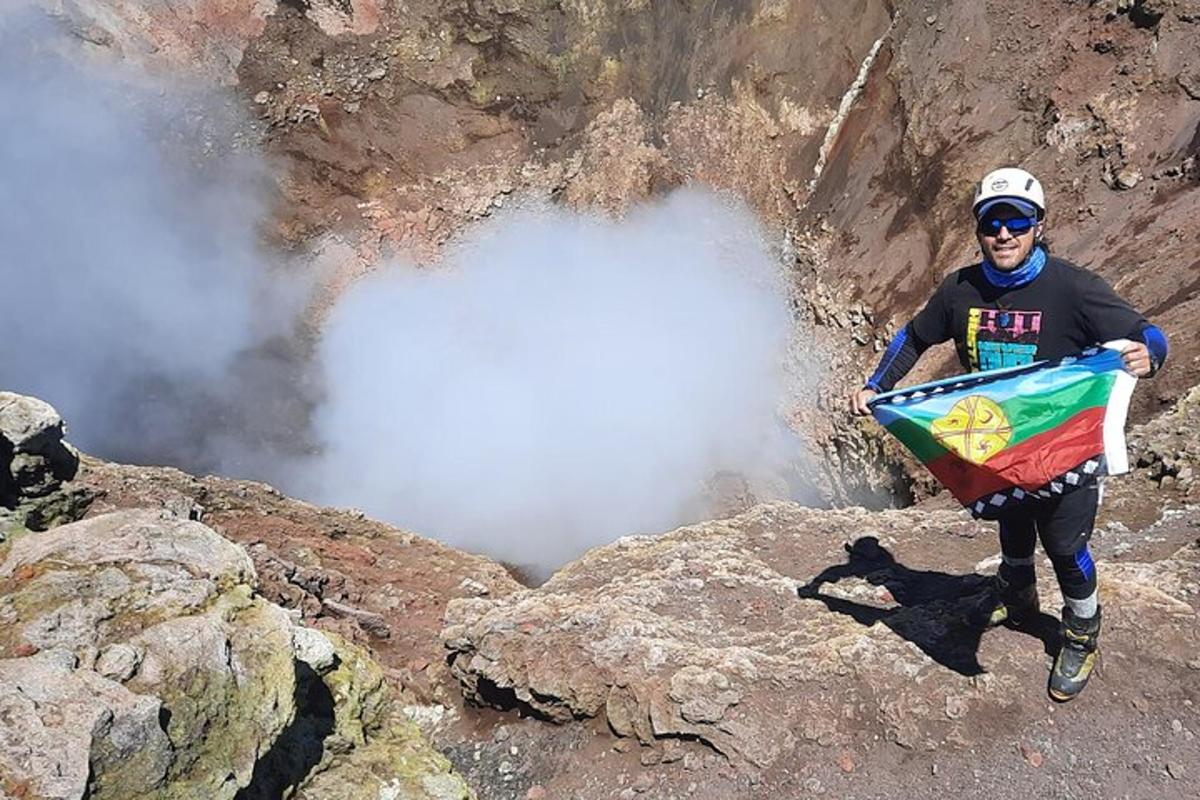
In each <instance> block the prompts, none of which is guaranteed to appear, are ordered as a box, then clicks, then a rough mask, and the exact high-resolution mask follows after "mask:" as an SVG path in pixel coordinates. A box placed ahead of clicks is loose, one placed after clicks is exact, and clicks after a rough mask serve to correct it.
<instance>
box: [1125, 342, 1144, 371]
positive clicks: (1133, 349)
mask: <svg viewBox="0 0 1200 800" xmlns="http://www.w3.org/2000/svg"><path fill="white" fill-rule="evenodd" d="M1121 360H1122V361H1124V362H1125V369H1126V370H1127V371H1129V372H1131V373H1133V374H1134V375H1136V376H1137V377H1139V378H1144V377H1146V376H1147V375H1149V374H1150V350H1149V349H1148V348H1147V347H1146V345H1144V344H1142V343H1141V342H1130V343H1129V344H1128V345H1126V346H1125V349H1123V350H1122V351H1121Z"/></svg>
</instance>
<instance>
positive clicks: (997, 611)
mask: <svg viewBox="0 0 1200 800" xmlns="http://www.w3.org/2000/svg"><path fill="white" fill-rule="evenodd" d="M1040 610H1041V606H1040V605H1039V604H1038V593H1037V584H1036V583H1031V584H1029V585H1028V586H1013V585H1012V584H1011V583H1009V582H1008V581H1006V580H1004V578H1003V577H1002V576H1000V575H996V578H995V580H994V581H993V583H992V585H991V587H990V588H989V589H988V592H987V594H986V595H984V598H983V600H982V602H981V603H980V604H979V606H978V607H977V608H976V609H975V612H974V614H973V615H972V622H974V623H975V624H976V626H977V627H981V628H995V627H997V626H1000V625H1003V624H1004V623H1006V622H1012V623H1014V624H1017V625H1019V624H1021V623H1022V622H1026V621H1029V620H1032V619H1033V618H1034V617H1036V616H1037V615H1038V612H1039V611H1040Z"/></svg>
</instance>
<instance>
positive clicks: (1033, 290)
mask: <svg viewBox="0 0 1200 800" xmlns="http://www.w3.org/2000/svg"><path fill="white" fill-rule="evenodd" d="M1122 338H1124V339H1134V340H1137V341H1143V342H1145V343H1146V345H1147V347H1148V348H1149V349H1150V357H1151V366H1152V369H1153V370H1157V369H1158V368H1159V367H1160V366H1161V365H1162V362H1163V361H1164V360H1165V359H1166V356H1167V341H1166V337H1165V336H1163V334H1162V331H1160V330H1159V329H1158V328H1156V327H1155V326H1153V325H1151V324H1150V323H1149V322H1147V321H1146V318H1145V317H1143V316H1142V315H1141V314H1140V313H1138V312H1137V311H1135V310H1134V309H1133V308H1132V307H1131V306H1130V305H1129V304H1128V303H1126V302H1125V301H1124V300H1122V299H1121V298H1120V297H1119V296H1117V294H1116V292H1114V291H1113V290H1112V287H1110V286H1109V285H1108V283H1107V282H1106V281H1105V280H1104V279H1103V278H1101V277H1100V276H1099V275H1096V274H1095V273H1092V272H1089V271H1088V270H1086V269H1083V268H1082V267H1078V266H1076V265H1075V264H1072V263H1071V262H1069V261H1065V260H1063V259H1060V258H1054V257H1050V258H1048V259H1047V261H1046V265H1045V266H1044V267H1043V268H1042V271H1041V272H1040V273H1039V274H1038V276H1037V277H1036V278H1034V279H1033V280H1032V281H1030V282H1029V283H1027V284H1025V285H1023V286H1017V287H1013V288H1010V289H1005V288H1001V287H997V286H994V285H992V284H991V283H990V282H989V281H988V280H987V278H986V277H985V275H984V272H983V267H982V266H981V265H979V264H975V265H972V266H969V267H964V268H962V269H960V270H958V271H957V272H954V273H952V274H950V275H949V276H947V277H946V279H945V280H944V281H942V284H941V286H939V287H938V288H937V290H936V291H935V292H934V293H933V296H932V297H930V298H929V302H927V303H926V304H925V307H924V308H922V309H921V311H920V312H918V313H917V315H916V316H915V317H913V319H912V321H911V322H909V323H908V324H907V325H905V326H904V328H903V329H902V330H901V331H900V333H899V334H897V335H896V338H895V339H893V340H892V342H891V344H890V345H888V348H887V350H886V351H885V352H884V354H883V357H882V358H881V359H880V362H879V367H878V368H877V369H876V370H875V374H873V375H872V376H871V377H870V378H869V379H868V380H867V384H866V385H867V386H868V387H869V388H871V389H874V390H876V391H879V392H886V391H891V389H892V388H893V387H894V386H895V385H896V382H897V381H899V380H900V379H901V378H903V377H904V376H905V375H906V374H907V373H908V371H909V370H910V369H912V368H913V365H914V364H916V363H917V359H918V358H919V357H920V355H921V353H923V352H924V351H925V350H926V349H927V348H929V347H930V346H932V345H935V344H938V343H939V342H944V341H946V340H948V339H953V340H954V346H955V348H956V349H957V351H958V359H959V361H960V362H962V365H963V368H964V369H967V370H970V371H972V372H973V371H977V370H989V369H999V368H1000V367H1013V366H1020V365H1023V364H1031V363H1033V362H1034V361H1042V360H1049V359H1055V358H1062V357H1063V356H1068V355H1072V354H1074V353H1078V352H1079V351H1081V350H1083V349H1085V348H1087V347H1090V346H1091V345H1094V344H1098V343H1101V342H1106V341H1109V340H1112V339H1122Z"/></svg>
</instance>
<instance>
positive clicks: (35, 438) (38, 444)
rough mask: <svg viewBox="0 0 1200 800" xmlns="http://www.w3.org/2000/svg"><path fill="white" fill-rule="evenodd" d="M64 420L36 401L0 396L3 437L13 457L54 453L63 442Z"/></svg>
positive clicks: (0, 420) (1, 434)
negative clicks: (26, 454) (14, 454)
mask: <svg viewBox="0 0 1200 800" xmlns="http://www.w3.org/2000/svg"><path fill="white" fill-rule="evenodd" d="M63 433H64V425H63V420H62V417H60V416H59V415H58V412H57V411H55V410H54V407H53V406H51V405H50V404H49V403H47V402H44V401H42V400H38V399H37V398H35V397H26V396H24V395H19V394H13V393H11V392H0V437H3V438H4V439H5V440H6V441H7V442H8V443H9V445H10V446H11V447H12V449H13V452H14V453H37V454H42V453H47V452H53V451H54V450H55V449H56V448H57V447H58V445H59V444H60V443H61V442H62V438H63Z"/></svg>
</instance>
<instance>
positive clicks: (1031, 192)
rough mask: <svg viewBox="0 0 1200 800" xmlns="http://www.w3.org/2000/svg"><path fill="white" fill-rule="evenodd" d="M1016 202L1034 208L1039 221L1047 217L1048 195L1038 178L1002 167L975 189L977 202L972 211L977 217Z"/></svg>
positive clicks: (984, 177)
mask: <svg viewBox="0 0 1200 800" xmlns="http://www.w3.org/2000/svg"><path fill="white" fill-rule="evenodd" d="M1004 201H1009V202H1013V201H1015V205H1018V207H1019V206H1032V207H1033V210H1034V211H1035V212H1036V215H1037V218H1038V219H1045V217H1046V193H1045V192H1043V191H1042V184H1041V183H1040V182H1039V181H1038V179H1037V178H1035V177H1033V176H1032V175H1030V174H1029V173H1028V172H1026V171H1025V170H1023V169H1021V168H1020V167H1002V168H1000V169H997V170H993V171H991V172H989V173H988V174H987V175H984V176H983V180H981V181H980V182H979V185H978V186H977V187H975V202H974V203H973V204H972V205H971V210H972V211H974V212H975V216H976V217H980V216H983V215H984V214H986V213H987V210H988V209H989V208H991V207H992V206H994V205H997V204H999V203H1001V202H1004Z"/></svg>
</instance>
